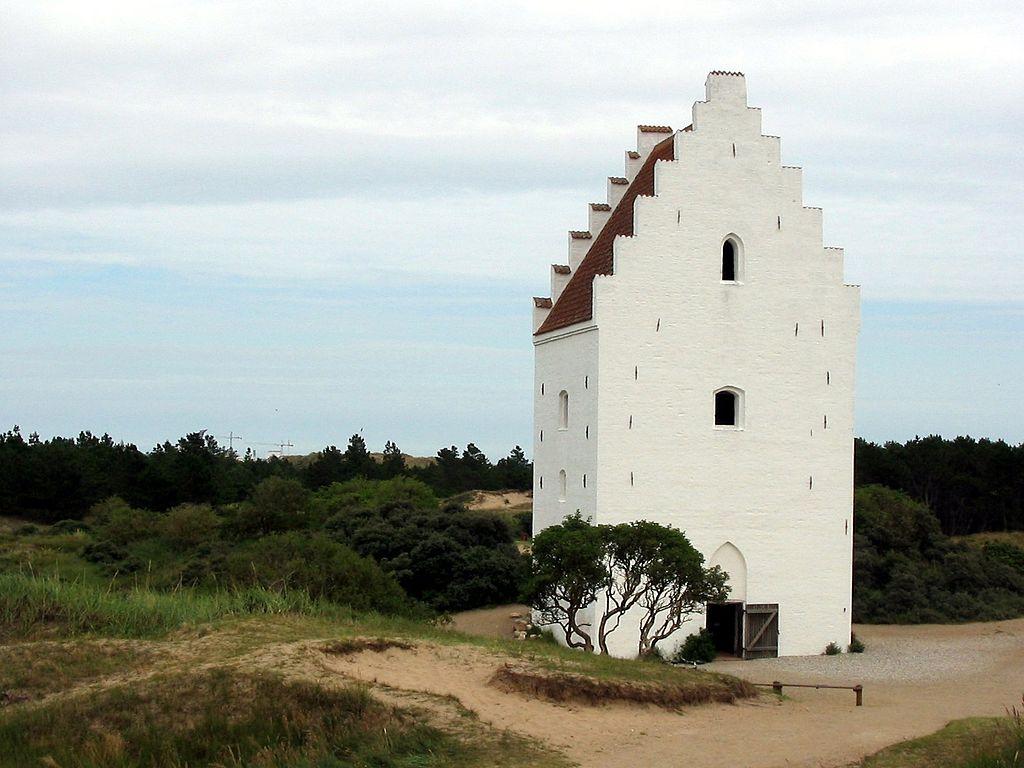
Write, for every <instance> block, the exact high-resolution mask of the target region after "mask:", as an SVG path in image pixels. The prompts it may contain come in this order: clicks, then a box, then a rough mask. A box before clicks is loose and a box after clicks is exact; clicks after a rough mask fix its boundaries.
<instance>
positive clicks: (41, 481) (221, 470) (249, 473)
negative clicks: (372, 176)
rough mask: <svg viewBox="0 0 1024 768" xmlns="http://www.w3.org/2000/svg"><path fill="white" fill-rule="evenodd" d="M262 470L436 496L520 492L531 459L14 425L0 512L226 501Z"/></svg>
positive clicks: (49, 515) (41, 513)
mask: <svg viewBox="0 0 1024 768" xmlns="http://www.w3.org/2000/svg"><path fill="white" fill-rule="evenodd" d="M268 477H283V478H287V479H290V480H295V481H296V482H299V483H301V484H302V485H303V486H304V487H305V488H307V489H309V490H312V491H315V490H317V489H320V488H325V487H327V486H329V485H331V484H332V483H339V482H345V481H347V480H351V479H353V478H356V477H364V478H368V479H375V480H386V479H390V478H394V477H413V478H416V479H418V480H420V481H422V482H424V483H426V484H427V485H428V486H429V487H430V488H432V489H433V490H434V492H435V493H436V494H438V495H440V496H451V495H453V494H457V493H461V492H463V491H469V490H498V489H509V490H527V489H529V488H530V487H531V485H532V481H533V465H532V463H531V462H530V461H528V460H527V458H526V456H525V454H524V453H523V450H522V448H520V447H519V446H516V447H515V448H513V449H512V451H511V452H510V453H509V455H508V456H506V457H505V458H502V459H500V460H499V461H497V462H495V463H492V462H491V461H490V460H489V459H488V458H487V456H485V455H484V454H483V452H481V451H480V450H479V449H478V448H477V447H476V446H475V445H473V444H472V443H470V444H469V445H468V446H467V447H466V450H465V451H459V449H458V448H456V447H455V446H451V447H450V448H442V449H441V450H440V451H438V453H437V457H436V459H435V460H434V461H433V462H430V463H427V464H426V465H425V466H418V467H410V466H407V465H406V462H405V458H404V457H403V455H402V452H401V451H400V450H399V448H398V446H397V445H395V444H394V443H393V442H388V443H387V445H386V446H385V448H384V453H383V456H382V457H381V458H380V459H378V458H375V457H374V456H372V455H371V454H370V452H369V450H368V449H367V447H366V443H365V441H364V440H363V438H362V437H360V436H359V435H353V436H352V438H351V439H350V440H349V443H348V446H347V447H346V448H345V450H340V449H338V448H337V447H335V446H328V447H327V448H325V449H324V450H322V451H320V452H318V453H315V454H313V455H312V456H309V457H287V458H281V457H277V456H272V457H270V458H267V459H260V458H256V457H254V456H253V455H252V454H251V453H246V455H245V456H242V457H239V456H238V455H237V454H236V453H235V452H234V451H232V450H230V449H229V448H226V447H224V446H222V445H219V444H218V443H217V440H216V439H215V438H214V437H213V436H211V435H208V434H206V433H205V432H194V433H191V434H188V435H186V436H185V437H182V438H181V439H180V440H178V441H177V442H175V443H171V442H165V443H163V444H161V445H158V446H156V447H154V448H153V450H152V451H150V452H149V453H144V452H143V451H140V450H139V449H138V448H137V447H135V446H134V445H131V444H129V443H115V442H114V440H113V439H112V438H111V437H110V436H109V435H103V436H102V437H97V436H96V435H93V434H92V433H89V432H83V433H81V434H80V435H79V436H78V437H77V438H65V437H54V438H51V439H49V440H41V439H40V438H39V436H38V435H36V434H32V435H30V436H29V437H28V438H27V439H26V438H24V437H23V436H22V434H21V432H20V430H19V429H18V428H17V427H15V428H14V429H12V430H10V431H8V432H5V433H0V514H7V515H16V516H19V517H23V518H26V519H29V520H35V521H38V522H53V521H56V520H64V519H74V520H77V519H81V518H82V516H83V515H85V514H86V512H87V511H88V510H89V509H90V508H91V507H92V506H93V505H94V504H96V503H98V502H100V501H102V500H104V499H106V498H108V497H110V496H118V497H120V498H122V499H124V500H125V501H127V502H128V503H129V504H131V505H133V506H137V507H141V508H145V509H150V510H154V511H164V510H167V509H170V508H171V507H174V506H177V505H179V504H184V503H192V504H212V505H224V504H231V503H235V502H239V501H243V500H245V499H246V498H248V496H249V495H250V494H251V493H252V490H253V488H255V487H256V486H257V485H258V484H259V483H260V482H262V481H263V480H265V479H267V478H268Z"/></svg>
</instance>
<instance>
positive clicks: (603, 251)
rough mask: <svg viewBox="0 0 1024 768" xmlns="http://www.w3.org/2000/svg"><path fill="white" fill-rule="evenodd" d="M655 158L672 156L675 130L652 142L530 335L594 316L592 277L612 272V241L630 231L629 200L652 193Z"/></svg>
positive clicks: (556, 328)
mask: <svg viewBox="0 0 1024 768" xmlns="http://www.w3.org/2000/svg"><path fill="white" fill-rule="evenodd" d="M659 160H675V134H670V135H669V136H668V137H666V138H665V139H663V140H662V141H660V142H658V143H657V144H655V145H654V148H653V149H652V150H651V152H650V154H648V155H647V159H646V160H644V163H643V165H642V166H641V167H640V170H639V171H637V174H636V176H634V177H633V181H632V183H630V184H629V188H628V189H627V190H626V191H625V193H624V194H623V195H622V198H621V199H620V200H619V202H618V204H617V205H616V206H615V209H614V210H613V211H612V214H611V216H609V217H608V221H607V222H606V223H605V225H604V226H603V227H602V228H601V231H600V233H598V235H597V237H596V238H594V242H593V243H591V245H590V248H589V249H588V250H587V253H586V255H585V256H584V257H583V260H582V261H581V262H580V263H579V265H578V266H577V267H576V269H575V270H573V274H572V277H570V278H569V282H568V283H566V286H565V288H564V289H563V290H562V293H561V294H559V296H558V301H556V302H554V306H553V307H552V309H551V311H550V312H549V313H548V316H547V317H546V318H544V322H543V323H541V325H540V327H539V328H538V329H537V330H536V331H535V332H534V335H535V336H537V335H540V334H542V333H548V332H549V331H555V330H558V329H559V328H565V327H566V326H569V325H575V324H576V323H582V322H584V321H586V320H590V319H591V318H592V317H593V316H594V277H595V275H611V274H614V267H615V264H614V243H615V238H616V237H618V236H620V235H625V236H632V235H633V224H634V222H633V203H634V202H635V201H636V198H637V197H640V196H644V197H647V196H650V195H653V194H654V167H655V165H656V164H657V162H658V161H659Z"/></svg>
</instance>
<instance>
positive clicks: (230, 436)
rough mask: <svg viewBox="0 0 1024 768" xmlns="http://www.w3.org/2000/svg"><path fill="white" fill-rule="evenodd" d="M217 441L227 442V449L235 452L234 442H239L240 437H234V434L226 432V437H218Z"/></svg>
mask: <svg viewBox="0 0 1024 768" xmlns="http://www.w3.org/2000/svg"><path fill="white" fill-rule="evenodd" d="M217 439H218V440H227V441H228V448H229V449H230V450H232V451H233V450H235V440H241V439H242V436H241V435H236V434H235V433H234V432H228V433H227V435H218V436H217Z"/></svg>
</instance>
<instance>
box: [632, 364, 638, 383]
mask: <svg viewBox="0 0 1024 768" xmlns="http://www.w3.org/2000/svg"><path fill="white" fill-rule="evenodd" d="M639 379H640V366H638V365H634V366H633V381H639Z"/></svg>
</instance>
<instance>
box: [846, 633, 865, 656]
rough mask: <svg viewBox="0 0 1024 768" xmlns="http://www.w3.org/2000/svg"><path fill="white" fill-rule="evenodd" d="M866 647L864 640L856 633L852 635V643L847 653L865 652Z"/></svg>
mask: <svg viewBox="0 0 1024 768" xmlns="http://www.w3.org/2000/svg"><path fill="white" fill-rule="evenodd" d="M866 648H867V646H865V645H864V641H863V640H861V639H860V638H859V637H857V636H856V635H850V645H849V646H847V648H846V651H847V653H864V651H865V650H866Z"/></svg>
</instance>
